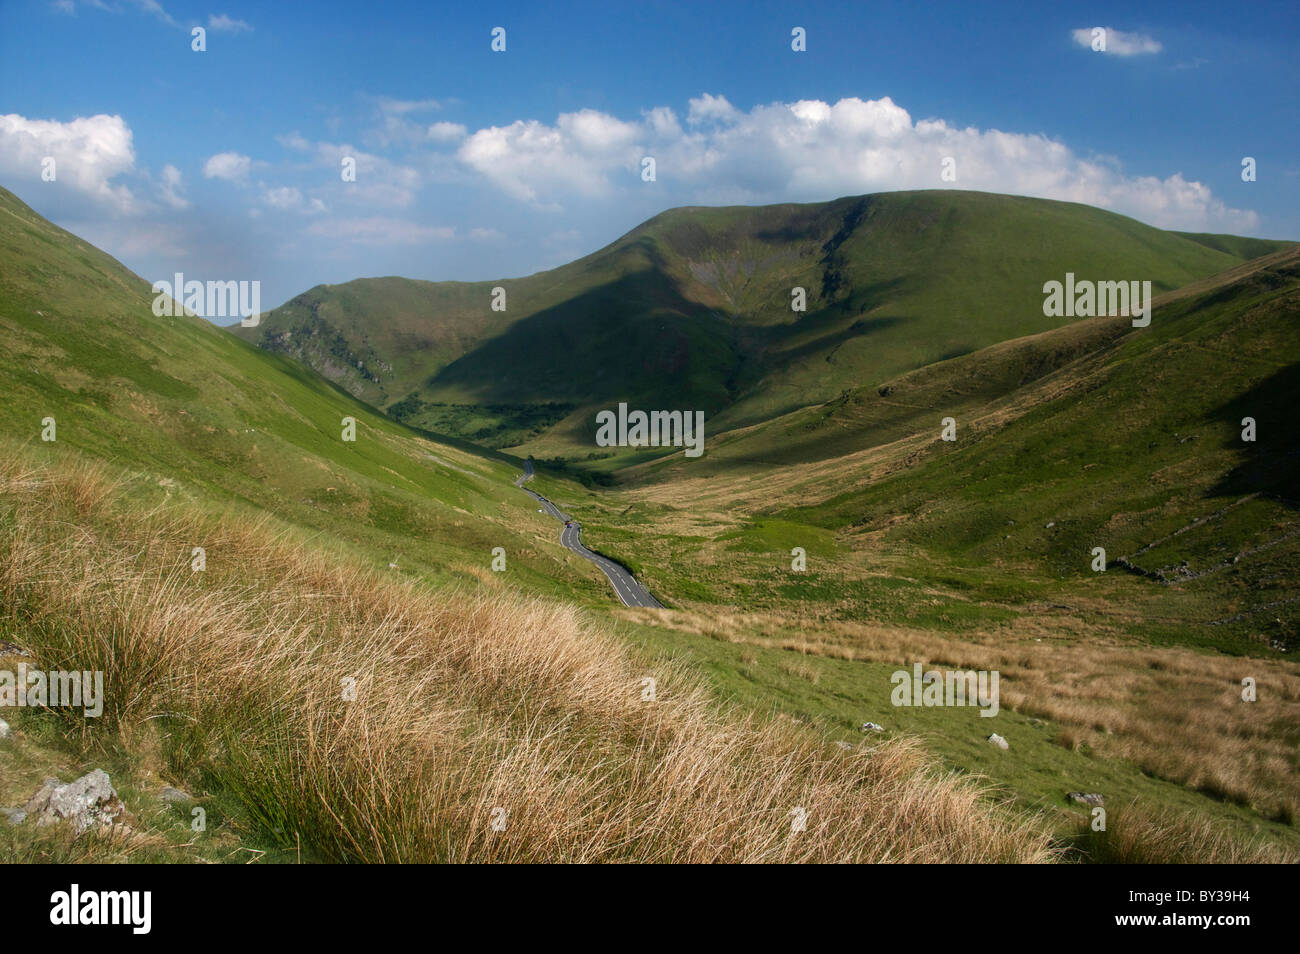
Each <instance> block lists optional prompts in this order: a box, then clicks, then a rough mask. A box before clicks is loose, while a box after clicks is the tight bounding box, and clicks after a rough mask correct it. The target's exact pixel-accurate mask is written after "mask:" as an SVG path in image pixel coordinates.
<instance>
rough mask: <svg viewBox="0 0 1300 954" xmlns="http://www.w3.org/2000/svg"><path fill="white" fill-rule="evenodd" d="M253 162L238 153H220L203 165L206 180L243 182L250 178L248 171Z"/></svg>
mask: <svg viewBox="0 0 1300 954" xmlns="http://www.w3.org/2000/svg"><path fill="white" fill-rule="evenodd" d="M252 165H253V160H251V159H250V158H248V156H241V155H240V154H239V153H237V152H219V153H217V154H216V155H215V156H210V157H209V158H208V161H207V162H205V163H204V164H203V176H204V178H206V179H224V180H225V181H227V182H242V181H244V180H245V179H247V178H248V170H249V169H251V168H252Z"/></svg>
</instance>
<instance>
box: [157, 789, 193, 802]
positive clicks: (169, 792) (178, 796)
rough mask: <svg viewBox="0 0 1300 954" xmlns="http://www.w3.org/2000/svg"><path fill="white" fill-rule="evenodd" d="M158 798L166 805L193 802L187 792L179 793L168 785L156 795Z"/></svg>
mask: <svg viewBox="0 0 1300 954" xmlns="http://www.w3.org/2000/svg"><path fill="white" fill-rule="evenodd" d="M158 797H159V798H161V799H162V800H163V801H164V802H168V803H174V802H192V801H194V797H193V796H192V795H190V793H189V792H184V791H181V790H180V789H179V788H173V787H172V786H170V785H168V786H166V787H165V788H163V790H162V791H161V792H159V793H158Z"/></svg>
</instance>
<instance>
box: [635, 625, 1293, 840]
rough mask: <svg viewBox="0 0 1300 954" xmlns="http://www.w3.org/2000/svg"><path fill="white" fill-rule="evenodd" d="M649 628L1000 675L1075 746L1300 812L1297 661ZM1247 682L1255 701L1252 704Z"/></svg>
mask: <svg viewBox="0 0 1300 954" xmlns="http://www.w3.org/2000/svg"><path fill="white" fill-rule="evenodd" d="M641 622H642V623H645V624H648V625H664V626H671V627H673V628H676V629H681V630H684V631H687V632H700V633H707V634H708V635H710V636H712V637H713V638H715V639H722V640H726V641H728V642H735V643H752V644H755V645H764V646H770V647H780V648H782V649H789V650H794V651H797V652H800V653H813V654H817V655H822V656H828V657H831V658H839V659H849V660H855V659H857V660H866V661H871V662H886V663H893V664H897V665H910V664H911V663H912V662H916V661H924V662H926V663H927V664H930V665H934V666H943V667H948V668H953V669H963V670H965V669H974V670H987V671H992V670H997V671H998V672H999V673H1001V679H1002V683H1001V696H1002V705H1003V706H1004V707H1006V708H1009V709H1013V710H1015V711H1017V712H1021V713H1023V714H1025V715H1030V716H1039V717H1042V718H1045V719H1050V720H1052V721H1053V722H1056V723H1058V724H1059V726H1060V727H1061V738H1060V742H1061V744H1062V745H1063V746H1066V747H1067V748H1078V747H1080V746H1082V745H1084V744H1087V745H1089V746H1090V747H1092V748H1093V749H1094V750H1095V751H1098V752H1100V753H1103V754H1110V755H1118V756H1123V757H1127V758H1130V759H1132V760H1133V761H1134V762H1136V763H1137V764H1138V765H1140V766H1141V767H1142V768H1143V769H1145V770H1147V771H1148V772H1151V773H1152V774H1155V775H1159V776H1161V777H1163V778H1168V779H1171V780H1173V781H1176V782H1180V783H1183V784H1186V785H1189V786H1191V787H1193V788H1196V789H1199V790H1201V791H1204V792H1206V793H1208V794H1210V795H1212V796H1214V797H1216V798H1221V799H1224V800H1228V801H1234V802H1238V803H1241V804H1244V805H1249V806H1252V807H1254V808H1255V809H1256V810H1258V811H1260V812H1261V813H1263V814H1265V815H1267V816H1269V817H1272V818H1276V819H1278V820H1280V821H1284V822H1287V823H1290V822H1291V820H1292V819H1293V818H1294V817H1295V816H1296V813H1297V809H1300V763H1298V762H1297V761H1296V758H1295V748H1294V742H1293V736H1294V731H1295V728H1294V727H1295V726H1297V725H1300V671H1297V666H1296V665H1295V664H1294V663H1292V662H1290V661H1282V660H1276V659H1263V658H1251V657H1232V656H1223V655H1211V654H1207V653H1199V652H1195V651H1193V650H1190V649H1181V648H1158V649H1156V648H1149V647H1139V646H1134V645H1131V644H1129V643H1125V642H1122V641H1119V640H1116V639H1108V638H1103V637H1099V636H1097V635H1096V634H1095V633H1094V634H1092V635H1091V636H1090V637H1089V638H1087V639H1069V638H1066V639H1063V638H1061V637H1062V636H1063V635H1066V636H1069V635H1070V634H1069V633H1068V627H1067V625H1066V624H1068V622H1069V621H1068V620H1066V619H1062V618H1058V617H1051V618H1048V617H1043V618H1042V619H1036V618H1035V617H1033V616H1027V617H1024V618H1022V619H1020V620H1017V621H1016V622H1015V623H1014V624H1013V625H1010V626H1005V627H1002V628H1000V629H998V630H996V631H993V632H984V633H973V634H971V635H970V636H968V637H966V638H957V637H953V636H950V635H945V634H942V633H935V632H931V631H929V630H924V629H916V628H907V627H900V626H896V625H890V626H884V625H877V624H871V623H858V622H847V621H830V620H825V621H820V622H819V623H818V625H817V626H816V627H811V628H810V627H808V626H807V625H805V623H804V621H803V620H801V619H800V618H798V617H797V616H795V615H790V614H780V613H750V614H741V613H735V614H703V613H696V612H692V611H682V610H675V611H668V612H665V613H663V614H658V615H657V617H656V618H654V619H642V620H641ZM1080 635H1082V634H1080ZM1247 676H1249V677H1252V678H1254V679H1255V681H1256V685H1257V692H1258V696H1257V700H1256V701H1255V702H1244V701H1243V700H1242V698H1241V693H1242V679H1243V678H1245V677H1247Z"/></svg>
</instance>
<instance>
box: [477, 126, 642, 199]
mask: <svg viewBox="0 0 1300 954" xmlns="http://www.w3.org/2000/svg"><path fill="white" fill-rule="evenodd" d="M642 132H643V130H642V128H641V126H640V124H638V123H628V122H623V121H622V120H620V119H616V118H615V117H613V116H610V115H608V114H605V113H599V112H596V111H595V110H593V109H584V110H582V111H580V112H577V113H562V114H560V117H559V119H558V120H557V124H556V126H554V127H552V126H546V125H544V124H542V123H539V122H537V121H536V120H528V121H527V122H524V121H520V120H516V121H515V122H513V123H511V124H510V125H509V126H490V127H488V128H486V129H480V130H479V131H478V132H476V133H474V134H473V135H472V136H470V137H469V138H468V139H466V140H465V141H464V142H463V143H462V144H461V147H460V149H459V151H458V152H457V156H458V157H459V158H460V160H461V161H462V162H463V163H465V164H466V165H467V166H469V167H470V168H471V169H473V170H474V171H476V172H478V173H479V174H480V175H482V176H485V177H486V178H488V179H489V180H491V181H492V182H495V183H496V184H497V185H498V186H500V187H501V188H502V189H504V190H505V191H506V192H508V193H509V194H511V195H513V196H515V197H516V198H519V199H524V200H525V201H528V202H534V203H537V204H539V205H544V204H548V203H544V202H543V201H542V200H541V194H542V193H543V192H553V191H558V190H567V191H577V192H579V193H581V194H583V195H586V196H600V195H606V194H608V193H609V191H610V187H611V183H610V178H609V176H610V174H611V173H613V172H615V171H617V170H619V169H623V170H630V169H632V168H633V167H635V166H636V165H637V163H638V161H639V160H640V157H641V156H642V155H643V154H644V150H643V149H642V147H640V146H639V145H637V138H638V136H640V135H641V134H642ZM552 207H553V204H552Z"/></svg>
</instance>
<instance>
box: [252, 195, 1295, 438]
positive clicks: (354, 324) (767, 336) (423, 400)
mask: <svg viewBox="0 0 1300 954" xmlns="http://www.w3.org/2000/svg"><path fill="white" fill-rule="evenodd" d="M1278 245H1280V243H1267V242H1263V241H1262V240H1240V239H1236V238H1234V237H1232V236H1184V235H1180V234H1177V233H1171V232H1162V231H1160V230H1158V229H1153V228H1151V227H1149V226H1146V225H1143V224H1141V223H1139V222H1136V221H1134V220H1133V219H1129V218H1125V217H1124V216H1120V215H1116V214H1114V213H1110V212H1105V211H1102V210H1099V209H1095V208H1091V207H1089V206H1083V205H1077V204H1073V203H1065V202H1053V201H1047V200H1042V199H1028V198H1020V197H1014V196H1002V195H991V194H986V193H977V192H963V191H927V192H899V193H887V194H881V195H871V196H860V197H850V198H844V199H837V200H835V201H833V202H827V203H817V204H810V205H775V206H764V207H757V208H750V207H730V208H681V209H673V210H670V211H668V212H664V213H662V214H661V215H658V216H655V217H654V218H653V219H650V220H649V221H647V222H646V223H644V224H643V225H641V226H639V227H638V228H636V229H634V230H633V231H632V232H630V233H628V234H627V235H625V236H624V237H623V238H621V239H619V240H618V241H617V242H614V243H613V244H611V245H610V246H608V247H606V248H604V249H601V250H600V251H598V252H596V253H594V254H592V255H590V256H587V257H586V258H583V259H580V260H578V261H576V262H573V263H571V264H569V265H565V266H563V267H561V268H557V269H554V270H552V271H548V272H541V273H538V274H536V275H532V276H529V277H527V278H519V279H499V280H495V281H490V282H478V283H454V282H450V283H449V282H443V283H432V282H415V281H410V280H406V279H396V278H380V279H363V280H358V281H354V282H348V283H346V284H344V285H333V286H321V287H318V288H314V289H312V290H310V291H309V292H307V293H305V294H303V295H300V296H299V297H298V298H295V299H294V300H292V301H291V302H289V303H287V304H286V305H284V306H283V307H281V308H278V309H276V310H274V311H272V312H271V313H270V314H269V315H267V316H266V318H265V320H264V321H263V323H262V326H261V327H260V328H258V329H252V330H248V329H244V330H239V331H238V332H237V333H239V334H240V335H242V336H244V337H246V338H249V339H251V340H255V341H256V342H257V343H258V344H259V345H260V346H261V347H263V348H266V349H268V350H273V351H278V352H281V353H285V354H288V355H291V356H293V357H296V358H298V359H300V360H302V361H304V362H305V363H307V364H309V365H310V366H312V367H314V368H316V369H317V370H319V371H320V372H321V373H322V374H324V375H325V376H327V377H330V378H331V379H332V380H336V381H338V382H339V383H340V384H341V385H342V386H344V387H345V388H347V389H348V390H349V391H351V392H352V393H354V394H356V395H358V396H359V397H361V398H362V399H363V400H365V401H367V402H370V403H372V404H374V405H375V406H377V407H380V408H385V409H388V410H389V412H390V413H392V414H394V415H395V416H397V417H399V418H401V419H403V420H407V421H410V422H411V423H414V424H417V425H420V426H424V427H430V428H434V427H436V428H438V429H441V430H447V431H452V432H455V433H458V434H461V435H462V436H467V437H471V438H473V439H475V440H478V441H480V442H484V443H489V444H492V445H493V446H518V447H523V448H525V449H526V450H528V451H536V452H537V453H539V454H540V455H543V456H550V455H552V454H556V453H558V454H562V455H565V456H584V453H585V452H588V451H591V450H592V449H593V448H592V446H591V445H592V436H593V434H594V425H593V423H592V415H593V411H594V410H595V409H597V408H599V407H605V406H610V405H612V404H613V403H615V402H617V401H621V400H626V401H629V402H631V403H632V404H633V405H634V406H637V405H639V406H645V407H656V408H657V407H689V408H696V409H703V410H704V411H705V412H706V414H707V415H708V416H709V419H710V422H711V428H710V429H711V432H712V433H715V434H716V433H718V432H720V431H721V430H724V429H728V428H731V427H735V426H743V425H746V424H750V423H755V422H758V421H762V420H766V419H768V418H771V417H773V416H776V415H779V414H783V413H786V412H788V411H791V410H794V409H797V408H799V407H803V406H806V405H809V404H816V403H821V402H823V401H826V400H828V399H830V398H832V397H834V396H835V395H836V394H838V393H839V392H840V391H842V390H844V389H846V388H851V387H857V386H862V385H871V386H874V385H876V384H878V383H880V382H883V381H885V380H887V379H889V378H891V377H894V376H896V375H899V374H902V373H905V372H907V371H910V370H913V369H915V368H919V367H923V366H925V365H928V364H932V363H933V362H935V361H939V360H942V359H944V358H949V357H952V356H954V355H959V354H965V353H969V352H971V351H975V350H978V349H980V348H983V347H986V346H988V345H991V344H994V343H996V342H999V341H1003V340H1007V339H1010V338H1016V337H1020V336H1023V335H1027V334H1033V333H1036V332H1039V331H1044V330H1046V329H1047V328H1048V327H1050V326H1051V325H1052V323H1053V321H1054V320H1053V319H1047V318H1044V316H1043V313H1042V301H1043V293H1042V285H1043V283H1044V282H1045V281H1048V280H1051V279H1058V280H1060V279H1063V278H1064V276H1065V273H1066V272H1067V271H1073V272H1075V273H1076V274H1077V275H1078V276H1079V277H1080V278H1086V277H1092V278H1094V279H1101V278H1110V279H1130V280H1132V279H1148V280H1150V281H1151V282H1152V284H1153V289H1154V291H1155V292H1156V293H1157V294H1158V293H1160V292H1162V291H1168V290H1171V289H1173V288H1177V287H1179V286H1182V285H1184V284H1186V283H1187V282H1189V281H1192V280H1194V279H1197V278H1203V277H1205V276H1208V275H1211V274H1214V273H1217V272H1220V271H1222V270H1224V269H1226V268H1229V267H1230V266H1232V265H1234V264H1237V263H1239V262H1241V261H1242V260H1243V259H1245V258H1249V257H1252V256H1253V255H1257V254H1262V252H1261V251H1260V249H1261V248H1267V250H1270V251H1271V250H1273V249H1274V248H1276V247H1278ZM498 286H499V287H502V288H504V289H505V290H506V295H507V298H506V304H507V310H506V311H504V312H500V311H493V310H492V309H491V301H492V289H493V288H495V287H498ZM796 286H797V287H802V288H804V289H805V291H806V295H807V310H806V311H805V312H803V313H796V312H794V311H792V310H791V301H792V293H791V289H792V288H794V287H796ZM503 369H509V370H508V372H504V371H503ZM484 405H491V406H492V409H491V410H485V408H484ZM470 406H475V407H473V409H471V407H470ZM543 435H549V439H547V438H546V437H543V439H541V440H537V438H539V437H542V436H543ZM620 459H621V458H620Z"/></svg>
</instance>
